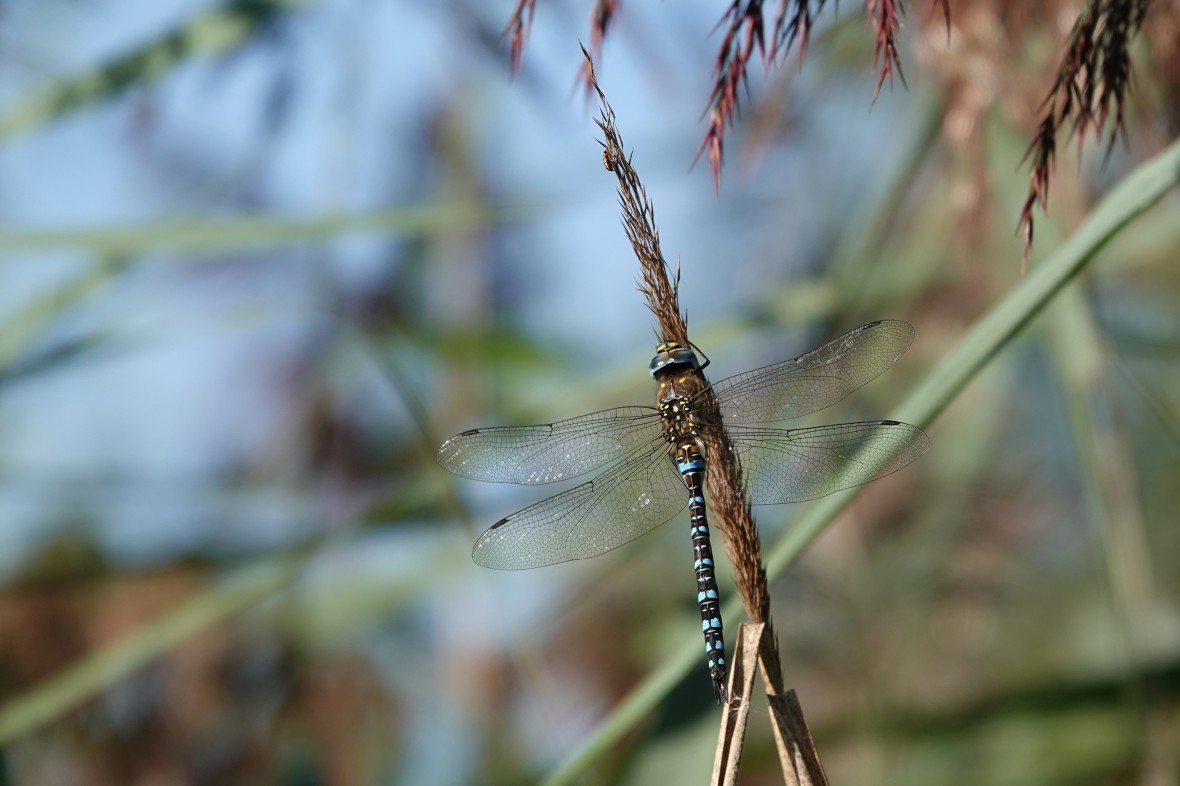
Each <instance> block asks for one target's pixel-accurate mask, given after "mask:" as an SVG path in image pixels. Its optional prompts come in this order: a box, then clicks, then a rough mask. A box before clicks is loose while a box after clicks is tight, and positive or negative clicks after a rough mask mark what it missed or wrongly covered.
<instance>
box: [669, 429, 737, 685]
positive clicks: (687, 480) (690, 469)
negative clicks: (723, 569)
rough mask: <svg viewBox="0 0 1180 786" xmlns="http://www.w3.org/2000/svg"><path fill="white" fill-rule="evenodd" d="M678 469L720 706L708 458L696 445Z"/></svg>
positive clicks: (680, 458)
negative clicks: (707, 502)
mask: <svg viewBox="0 0 1180 786" xmlns="http://www.w3.org/2000/svg"><path fill="white" fill-rule="evenodd" d="M676 469H677V471H679V472H680V476H681V477H682V478H684V485H685V486H686V487H688V515H689V534H690V535H691V536H692V555H693V569H694V570H695V571H696V577H697V605H698V606H699V607H700V611H701V632H702V633H703V634H704V637H705V657H706V659H707V661H708V665H709V678H710V679H712V681H713V694H714V696H715V697H716V699H717V703H718V704H721V703H724V701H725V696H726V689H725V675H726V664H725V636H724V632H723V630H722V625H721V603H720V601H719V599H718V592H717V574H716V571H715V569H714V566H713V547H712V544H711V543H710V539H709V520H708V518H707V517H706V515H705V495H704V490H703V487H704V474H705V458H704V456H703V455H702V454H701V450H700V447H698V445H697V444H696V442H695V441H686V442H683V443H681V444H680V445H679V446H678V447H677V448H676Z"/></svg>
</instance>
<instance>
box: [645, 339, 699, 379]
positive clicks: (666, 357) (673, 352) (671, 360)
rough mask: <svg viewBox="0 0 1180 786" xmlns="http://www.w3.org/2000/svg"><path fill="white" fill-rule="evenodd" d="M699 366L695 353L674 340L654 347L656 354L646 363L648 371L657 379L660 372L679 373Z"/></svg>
mask: <svg viewBox="0 0 1180 786" xmlns="http://www.w3.org/2000/svg"><path fill="white" fill-rule="evenodd" d="M700 367H701V364H700V362H698V361H697V355H696V353H695V352H693V351H692V350H691V349H689V348H688V347H682V346H680V345H679V344H677V343H675V342H669V343H667V344H660V345H659V346H658V347H656V356H655V357H654V358H652V359H651V363H650V364H648V367H647V370H648V373H650V374H651V375H652V377H653V378H656V379H658V378H659V376H660V375H661V374H662V373H669V372H676V373H681V372H684V371H690V370H692V369H698V368H700Z"/></svg>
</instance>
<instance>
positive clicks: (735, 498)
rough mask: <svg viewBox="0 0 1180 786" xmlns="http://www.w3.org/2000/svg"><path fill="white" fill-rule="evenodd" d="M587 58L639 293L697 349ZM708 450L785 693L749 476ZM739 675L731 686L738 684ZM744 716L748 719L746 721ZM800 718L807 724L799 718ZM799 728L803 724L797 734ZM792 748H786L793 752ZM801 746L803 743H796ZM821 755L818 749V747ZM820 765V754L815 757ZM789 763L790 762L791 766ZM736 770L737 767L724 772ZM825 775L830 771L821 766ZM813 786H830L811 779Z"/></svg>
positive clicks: (752, 615)
mask: <svg viewBox="0 0 1180 786" xmlns="http://www.w3.org/2000/svg"><path fill="white" fill-rule="evenodd" d="M582 52H583V54H584V55H585V57H586V62H587V70H588V75H589V80H590V85H591V87H592V88H593V89H594V91H595V92H596V93H597V95H598V99H599V105H600V109H599V116H598V117H597V118H596V123H597V124H598V127H599V129H601V131H602V134H603V140H602V145H603V158H602V160H603V165H604V166H605V167H606V169H607V170H608V171H610V172H613V173H614V175H615V178H616V179H617V181H618V188H617V193H618V198H619V206H620V208H621V209H622V214H623V227H624V229H625V231H626V233H627V238H628V240H630V241H631V245H632V247H633V248H634V250H635V256H636V257H637V259H638V260H639V267H640V271H641V274H640V282H639V291H640V292H641V293H643V296H644V299H645V301H646V302H647V306H648V308H649V309H650V310H651V312H652V314H653V315H654V316H655V318H656V322H657V324H658V328H657V330H658V334H659V340H660V341H661V342H667V341H675V342H677V343H679V344H680V345H681V346H686V347H687V346H690V343H689V338H688V321H687V319H686V318H685V316H684V314H683V312H682V311H681V310H680V305H679V283H680V270H679V267H677V271H676V274H675V276H672V275H670V268H669V265H668V263H667V261H666V260H665V258H664V255H663V251H662V250H661V248H660V235H659V230H658V229H657V228H656V224H655V208H654V207H653V205H652V203H651V200H650V199H649V198H648V196H647V192H646V190H645V189H644V187H643V183H642V182H641V181H640V179H639V175H638V173H636V171H635V168H634V167H633V166H632V162H631V158H630V157H629V156H628V155H627V154H626V152H625V149H624V147H623V141H622V136H621V135H620V133H619V129H618V126H617V124H616V118H615V113H614V110H613V109H612V108H611V106H610V103H609V102H608V101H607V99H606V95H605V94H604V93H603V91H602V88H601V87H600V86H599V84H598V80H597V78H596V76H595V73H594V63H593V61H592V59H591V57H590V54H589V52H587V51H586V49H585V48H584V47H583V49H582ZM707 390H708V392H707V395H706V398H705V401H703V402H702V404H701V412H700V414H701V417H702V419H706V420H710V421H712V422H715V423H720V422H721V412H720V408H719V407H718V405H717V401H716V399H715V398H714V396H713V395H712V392H711V389H707ZM707 447H708V456H709V461H708V464H707V466H706V477H705V486H706V491H707V494H708V498H709V500H710V505H711V506H712V508H713V512H714V513H715V514H716V524H717V529H718V531H719V532H720V533H721V535H722V540H723V542H724V543H725V548H726V553H727V554H728V556H729V562H730V565H731V567H732V570H733V573H734V583H735V585H736V587H737V591H738V595H739V597H740V598H741V600H742V605H743V606H744V607H745V610H746V616H747V617H748V618H749V619H750V621H751V622H753V623H754V624H757V625H760V626H761V642H762V643H761V644H760V645H759V646H758V647H757V657H758V663H759V665H760V667H761V672H762V674H763V680H764V681H765V682H766V686H767V691H768V693H769V694H771V695H772V696H776V695H779V694H781V693H782V690H783V679H782V667H781V664H780V661H779V657H778V647H777V639H776V637H775V634H774V630H773V627H772V624H771V620H770V592H769V589H768V586H767V578H766V567H765V565H764V563H763V559H762V544H761V541H760V539H759V537H758V530H757V526H756V525H755V523H754V516H753V513H752V511H751V509H750V503H749V501H748V499H747V497H746V494H745V478H744V475H743V472H742V467H741V465H740V463H739V462H738V459H737V454H736V452H735V451H734V449H733V448H732V446H731V445H730V443H729V439H728V437H727V436H725V434H724V429H721V430H720V435H719V436H718V437H717V438H715V439H712V438H711V439H710V444H709V445H708V446H707ZM734 673H735V672H731V674H730V678H731V686H732V684H733V680H734ZM743 693H745V695H744V696H743V699H744V701H741V702H735V703H734V705H731V708H730V711H731V712H737V711H738V710H739V709H740V707H741V706H742V705H748V702H749V694H748V692H745V691H743ZM743 717H744V716H743ZM798 720H799V721H801V720H802V715H801V714H799V716H798ZM723 728H728V729H730V730H731V731H730V732H729V733H731V734H735V735H739V737H740V735H743V734H744V724H732V725H730V724H727V725H726V726H725V727H723ZM798 731H799V727H798V726H796V732H798ZM802 732H806V724H803V725H802ZM803 738H805V740H806V744H807V745H810V734H803V735H802V737H801V738H800V739H803ZM735 740H736V738H730V740H729V744H723V745H720V746H719V750H721V749H723V748H724V749H726V750H739V751H740V740H736V741H735ZM791 747H792V746H787V747H786V748H782V749H783V750H786V749H789V748H791ZM794 748H795V749H797V748H798V746H794ZM812 753H813V754H814V749H812ZM815 761H816V763H817V765H818V756H816V757H815ZM786 766H787V763H786V761H784V767H786ZM723 769H726V770H728V769H730V768H728V767H727V768H723ZM818 771H819V773H820V776H821V778H822V768H819V770H818ZM808 782H812V783H823V782H824V781H822V779H820V780H814V779H813V780H811V781H808Z"/></svg>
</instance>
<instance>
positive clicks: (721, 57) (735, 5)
mask: <svg viewBox="0 0 1180 786" xmlns="http://www.w3.org/2000/svg"><path fill="white" fill-rule="evenodd" d="M721 27H724V28H725V35H724V37H723V38H722V39H721V47H720V49H719V50H718V52H717V62H716V64H715V65H714V67H713V77H714V82H713V91H712V93H711V94H710V95H709V104H710V110H709V128H708V130H707V131H706V132H705V139H704V140H703V141H702V142H701V146H700V148H698V150H697V155H696V158H695V159H693V163H694V164H695V163H696V161H697V160H698V159H699V158H700V157H701V153H702V152H704V151H705V150H706V149H708V151H709V164H710V166H711V167H712V170H713V187H714V188H715V189H718V190H720V188H721V163H722V151H723V149H724V144H725V132H726V130H727V128H731V127H732V126H733V121H734V118H735V117H736V116H737V114H738V111H739V100H740V94H739V90H740V89H741V88H742V87H744V86H745V84H746V75H747V73H748V70H747V69H748V66H749V62H750V59H751V58H752V57H753V55H754V51H755V49H757V51H758V53H759V55H760V56H762V58H763V59H765V57H766V45H765V29H764V25H763V18H762V0H733V2H732V3H730V5H729V8H728V9H727V10H726V12H725V14H724V15H723V16H722V17H721V21H720V22H718V23H717V28H721ZM717 28H715V29H717Z"/></svg>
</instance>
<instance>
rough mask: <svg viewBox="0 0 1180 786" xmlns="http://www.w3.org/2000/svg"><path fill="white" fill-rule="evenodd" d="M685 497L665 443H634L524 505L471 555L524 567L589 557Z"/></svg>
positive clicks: (644, 527) (674, 508) (666, 515)
mask: <svg viewBox="0 0 1180 786" xmlns="http://www.w3.org/2000/svg"><path fill="white" fill-rule="evenodd" d="M687 504H688V489H686V488H685V486H684V482H683V481H682V480H681V479H680V475H679V474H678V473H677V472H676V469H675V468H674V467H673V466H672V463H671V462H670V461H669V460H668V454H667V448H666V445H663V444H661V445H653V446H652V447H651V449H649V450H638V451H636V452H635V454H634V455H632V456H630V457H628V458H626V459H624V460H623V461H620V462H619V463H618V464H616V465H615V466H614V467H612V468H611V469H609V470H607V471H606V472H605V473H603V474H602V475H600V476H599V477H597V478H595V479H594V480H592V481H589V482H588V483H583V484H582V485H580V486H576V487H574V488H572V489H570V490H569V491H565V492H562V493H561V494H558V495H556V496H553V497H550V498H549V499H546V500H542V501H541V502H538V503H537V504H535V505H530V506H529V507H527V508H525V509H524V510H522V511H519V512H517V513H513V514H512V515H511V516H508V517H507V518H504V519H501V520H500V521H497V522H496V523H495V524H493V525H492V527H491V529H489V530H488V531H487V532H485V533H484V534H483V535H480V537H479V540H477V541H476V542H475V548H474V549H472V551H471V557H472V559H474V560H475V561H476V562H477V563H479V564H480V565H484V566H485V567H489V568H498V569H500V570H523V569H525V568H539V567H541V566H542V565H553V564H556V563H558V562H568V561H569V560H574V559H585V558H586V557H594V556H597V555H599V554H602V553H603V552H606V551H610V550H611V549H613V548H616V547H618V546H621V545H623V544H624V543H626V542H628V541H630V540H634V539H635V538H637V537H639V536H640V535H643V534H644V533H646V532H650V531H651V530H653V529H655V528H656V527H658V526H659V525H661V524H663V523H664V522H665V521H667V520H668V519H670V518H672V517H673V516H675V515H676V514H677V513H679V512H680V510H681V509H682V508H684V506H685V505H687Z"/></svg>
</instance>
